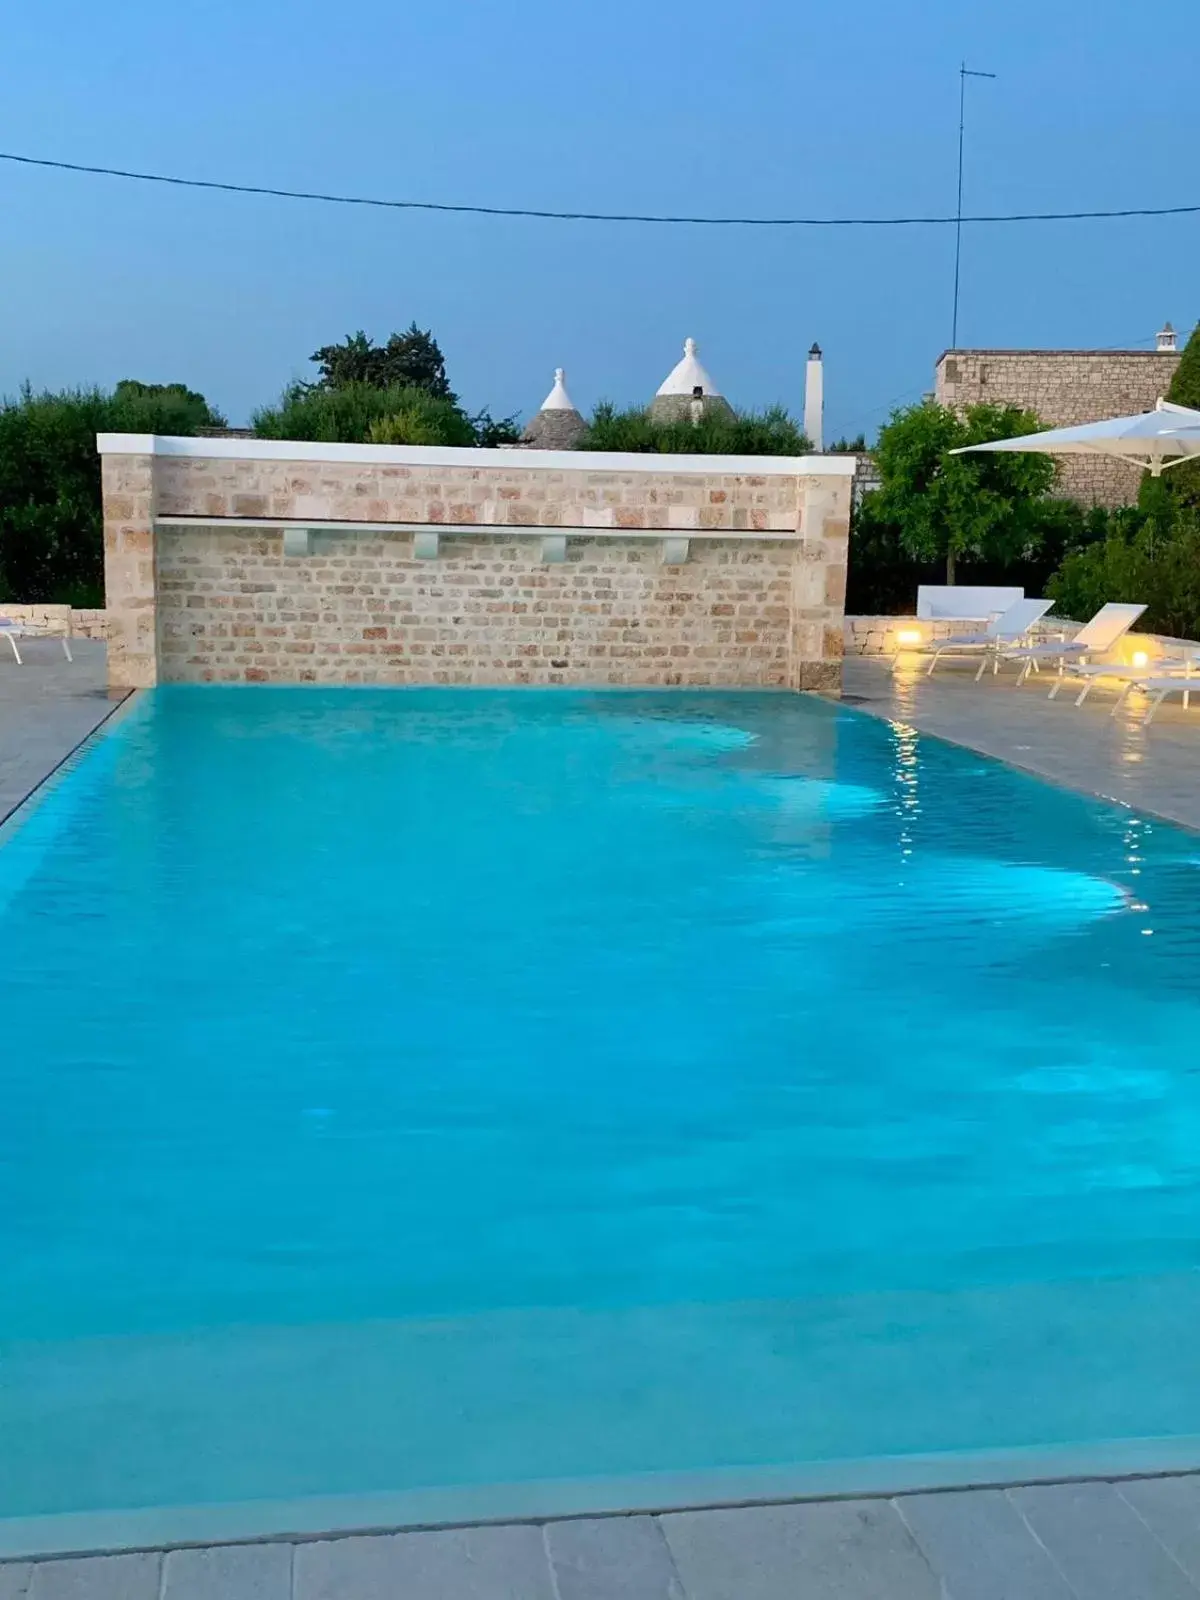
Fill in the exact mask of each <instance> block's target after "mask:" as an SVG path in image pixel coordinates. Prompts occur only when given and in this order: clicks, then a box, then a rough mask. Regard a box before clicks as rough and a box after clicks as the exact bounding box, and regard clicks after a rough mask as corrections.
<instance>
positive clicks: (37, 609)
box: [0, 600, 108, 639]
mask: <svg viewBox="0 0 1200 1600" xmlns="http://www.w3.org/2000/svg"><path fill="white" fill-rule="evenodd" d="M0 621H8V622H21V623H27V624H28V625H29V626H30V627H32V628H37V629H38V630H39V632H42V633H47V634H49V635H50V636H51V637H52V638H62V637H63V636H64V635H65V636H66V637H67V638H68V639H103V638H104V637H105V635H106V632H107V628H108V614H107V612H105V611H83V610H79V609H78V608H76V607H73V606H55V605H21V606H18V605H10V604H9V602H8V601H7V600H0Z"/></svg>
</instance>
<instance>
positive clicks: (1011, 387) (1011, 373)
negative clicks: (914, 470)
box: [934, 322, 1179, 506]
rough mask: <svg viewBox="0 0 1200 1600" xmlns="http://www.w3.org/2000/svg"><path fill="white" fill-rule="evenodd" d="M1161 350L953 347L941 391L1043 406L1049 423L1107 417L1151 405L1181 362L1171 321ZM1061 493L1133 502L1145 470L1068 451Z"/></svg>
mask: <svg viewBox="0 0 1200 1600" xmlns="http://www.w3.org/2000/svg"><path fill="white" fill-rule="evenodd" d="M1156 345H1157V348H1156V349H1154V350H945V351H943V352H942V354H941V355H940V356H939V357H938V360H937V366H936V369H935V379H934V396H935V398H936V399H937V400H939V401H940V402H941V403H942V404H943V405H948V406H970V405H978V404H979V403H980V402H982V401H991V402H994V403H996V404H1001V405H1014V406H1022V407H1024V408H1026V409H1028V410H1031V411H1036V412H1037V414H1038V416H1039V417H1040V418H1041V420H1042V422H1043V423H1044V424H1045V425H1046V427H1048V428H1063V427H1069V426H1071V425H1073V424H1075V423H1082V422H1102V421H1104V420H1105V418H1107V417H1120V416H1125V415H1127V414H1130V413H1132V412H1135V411H1149V410H1151V408H1152V407H1153V405H1154V402H1155V401H1156V400H1157V399H1158V398H1159V396H1160V395H1165V394H1166V392H1167V387H1168V385H1169V384H1170V382H1171V379H1172V377H1173V376H1174V373H1175V368H1176V367H1177V366H1178V365H1179V352H1178V349H1177V344H1176V338H1175V330H1174V329H1173V328H1172V326H1171V324H1170V323H1169V322H1168V323H1167V324H1166V325H1165V326H1164V327H1163V329H1162V331H1161V332H1160V333H1159V334H1158V336H1157V340H1156ZM1058 465H1059V479H1058V490H1057V492H1058V493H1059V494H1060V495H1062V496H1063V497H1064V498H1069V499H1072V500H1081V501H1083V502H1084V503H1085V504H1087V505H1104V506H1119V505H1128V504H1130V503H1131V502H1133V501H1135V500H1136V499H1137V494H1138V486H1139V483H1140V481H1141V473H1140V471H1139V470H1138V469H1137V468H1136V467H1133V466H1129V465H1127V464H1126V463H1124V462H1121V461H1113V460H1111V459H1108V460H1106V459H1102V458H1100V457H1097V458H1096V459H1094V460H1090V459H1088V458H1087V457H1081V456H1071V457H1064V458H1062V459H1061V460H1060V461H1059V464H1058Z"/></svg>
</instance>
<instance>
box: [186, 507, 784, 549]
mask: <svg viewBox="0 0 1200 1600" xmlns="http://www.w3.org/2000/svg"><path fill="white" fill-rule="evenodd" d="M154 526H155V527H156V528H240V529H245V530H247V531H254V530H257V531H259V532H263V533H269V532H272V531H278V530H279V529H284V528H300V529H303V530H304V531H305V532H307V533H437V534H443V535H445V537H447V538H453V537H455V536H456V535H458V534H464V533H465V534H479V533H485V534H490V535H492V536H493V537H497V538H503V539H545V538H552V539H553V538H559V537H565V538H568V539H724V540H731V539H736V540H739V541H745V542H747V543H750V544H764V543H765V544H795V543H796V542H797V541H798V540H800V539H802V538H803V537H804V535H803V533H802V532H801V531H800V530H799V529H798V528H769V529H768V528H645V527H641V528H612V527H604V528H588V527H584V526H583V525H582V524H575V523H571V524H563V523H549V522H544V523H543V522H538V523H529V522H354V521H350V520H348V519H345V520H342V521H333V520H329V519H325V520H322V519H321V518H320V517H218V516H205V515H204V514H203V513H196V514H194V515H187V516H162V517H159V516H156V517H155V518H154Z"/></svg>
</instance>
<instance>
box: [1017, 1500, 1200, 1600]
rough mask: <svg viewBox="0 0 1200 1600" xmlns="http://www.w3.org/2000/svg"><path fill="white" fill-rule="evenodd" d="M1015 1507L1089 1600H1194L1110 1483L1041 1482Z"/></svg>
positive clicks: (1164, 1553) (1184, 1578)
mask: <svg viewBox="0 0 1200 1600" xmlns="http://www.w3.org/2000/svg"><path fill="white" fill-rule="evenodd" d="M1010 1495H1011V1499H1012V1501H1013V1504H1014V1505H1015V1506H1016V1507H1017V1510H1018V1511H1020V1512H1021V1514H1022V1516H1023V1517H1024V1518H1025V1520H1026V1521H1027V1522H1028V1523H1029V1526H1030V1527H1031V1528H1032V1529H1033V1531H1034V1533H1035V1534H1036V1535H1037V1537H1038V1538H1039V1539H1040V1540H1041V1541H1042V1543H1043V1544H1044V1545H1045V1547H1046V1549H1047V1550H1048V1551H1049V1553H1050V1556H1051V1558H1052V1559H1053V1560H1054V1562H1055V1563H1056V1565H1057V1566H1058V1568H1059V1570H1060V1571H1061V1572H1062V1573H1063V1575H1064V1576H1065V1577H1066V1579H1067V1581H1068V1583H1069V1584H1070V1585H1071V1587H1072V1588H1073V1589H1074V1590H1075V1592H1076V1593H1077V1594H1080V1595H1086V1597H1087V1600H1133V1597H1134V1596H1143V1595H1145V1596H1153V1597H1154V1600H1196V1594H1197V1592H1198V1591H1197V1589H1196V1586H1195V1585H1194V1584H1193V1583H1192V1582H1191V1580H1190V1579H1189V1578H1188V1576H1187V1574H1186V1573H1185V1572H1184V1570H1183V1568H1182V1567H1181V1566H1180V1565H1179V1564H1178V1562H1176V1561H1175V1560H1174V1558H1173V1557H1172V1556H1171V1555H1170V1554H1169V1553H1168V1551H1167V1550H1166V1548H1165V1546H1164V1545H1162V1544H1161V1543H1160V1542H1159V1541H1158V1540H1157V1539H1156V1538H1155V1537H1154V1535H1153V1534H1152V1533H1151V1531H1150V1529H1149V1528H1148V1527H1147V1526H1146V1524H1145V1522H1143V1521H1142V1519H1141V1518H1140V1517H1138V1516H1137V1515H1136V1513H1135V1512H1134V1511H1133V1508H1132V1507H1131V1506H1130V1505H1129V1503H1128V1502H1127V1501H1126V1500H1125V1499H1124V1498H1123V1497H1122V1496H1121V1495H1119V1494H1118V1493H1117V1491H1116V1489H1115V1488H1114V1487H1113V1485H1112V1484H1111V1483H1058V1484H1042V1485H1040V1486H1038V1487H1036V1488H1029V1489H1013V1490H1011V1491H1010Z"/></svg>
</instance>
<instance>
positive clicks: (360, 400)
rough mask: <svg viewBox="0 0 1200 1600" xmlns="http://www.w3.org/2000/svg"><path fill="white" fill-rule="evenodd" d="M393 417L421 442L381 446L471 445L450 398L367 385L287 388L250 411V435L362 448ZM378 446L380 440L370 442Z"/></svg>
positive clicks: (467, 422) (469, 431)
mask: <svg viewBox="0 0 1200 1600" xmlns="http://www.w3.org/2000/svg"><path fill="white" fill-rule="evenodd" d="M395 418H403V419H404V422H403V423H402V424H398V426H399V427H401V428H406V429H408V431H409V433H410V434H416V433H418V432H419V433H420V434H421V438H419V439H417V438H415V437H407V438H403V439H400V438H393V439H389V440H386V441H382V442H385V443H395V444H450V445H471V444H474V443H475V429H474V427H473V426H472V423H471V419H470V418H469V417H468V416H467V415H466V414H465V413H464V412H463V411H462V409H461V408H460V407H459V406H458V405H456V404H455V402H454V401H453V400H446V399H439V398H437V397H435V396H434V395H431V394H427V393H426V392H425V391H424V390H423V389H406V388H391V389H378V388H376V387H375V385H374V384H370V383H347V384H344V385H343V386H342V387H341V388H339V389H313V388H309V387H308V385H307V384H300V383H296V384H292V386H291V387H290V388H288V389H285V390H284V392H283V396H282V398H281V399H280V402H279V404H278V405H277V406H271V407H267V408H266V409H264V410H262V411H256V412H255V414H254V418H253V424H254V431H255V433H256V434H257V435H258V437H259V438H260V439H311V440H320V441H323V442H329V443H333V444H363V443H366V442H367V441H369V440H370V439H371V438H372V432H371V430H372V429H373V428H374V427H375V426H376V425H377V424H378V425H381V426H382V425H385V424H388V423H389V422H391V421H392V420H393V419H395ZM376 442H381V441H376Z"/></svg>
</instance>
